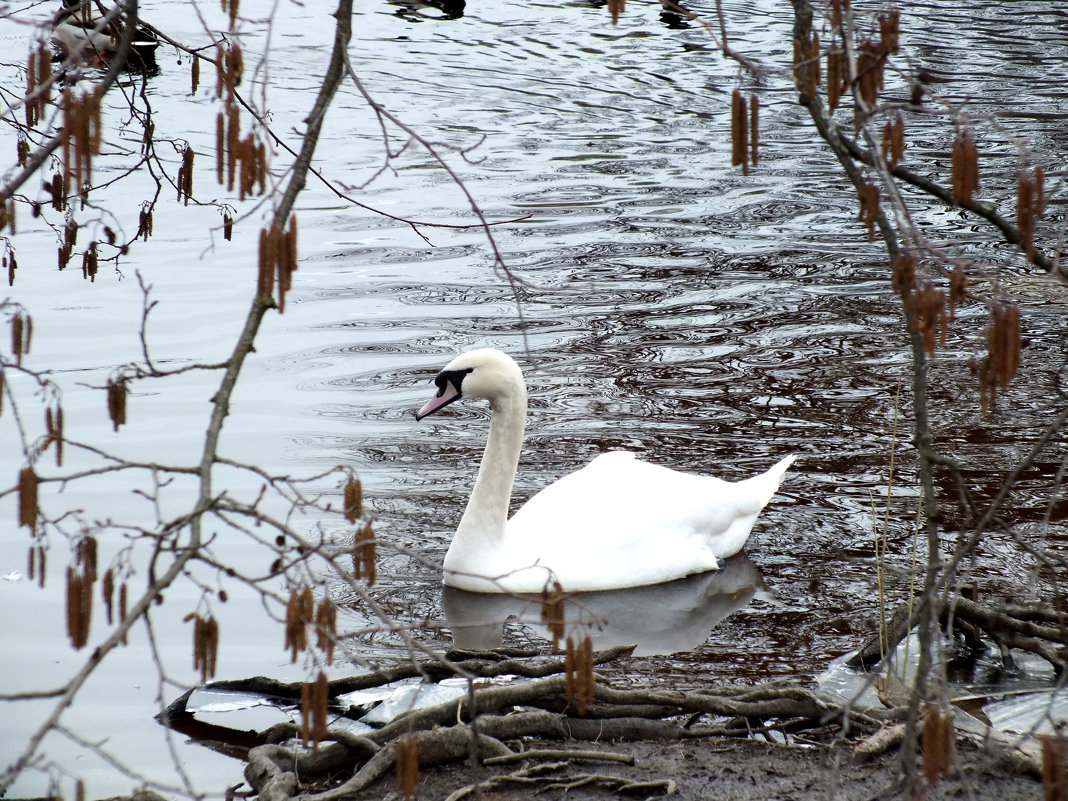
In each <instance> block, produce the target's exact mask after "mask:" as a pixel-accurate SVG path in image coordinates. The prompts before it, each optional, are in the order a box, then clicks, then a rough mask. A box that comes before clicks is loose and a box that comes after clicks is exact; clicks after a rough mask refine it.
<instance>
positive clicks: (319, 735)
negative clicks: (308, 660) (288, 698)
mask: <svg viewBox="0 0 1068 801" xmlns="http://www.w3.org/2000/svg"><path fill="white" fill-rule="evenodd" d="M329 702H330V684H329V682H328V681H327V680H326V674H325V673H323V672H322V671H321V670H320V671H319V675H318V676H316V678H315V681H306V682H303V683H302V684H301V686H300V739H301V742H302V743H303V744H304V745H305V746H306V745H308V743H311V744H312V747H313V748H314V750H315V751H316V752H318V751H319V742H320V741H321V740H322V739H323V738H324V737H326V721H327V716H328V714H329V709H328V704H329Z"/></svg>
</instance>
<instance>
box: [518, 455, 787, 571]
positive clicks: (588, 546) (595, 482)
mask: <svg viewBox="0 0 1068 801" xmlns="http://www.w3.org/2000/svg"><path fill="white" fill-rule="evenodd" d="M780 466H782V467H781V470H780V471H779V472H778V474H777V475H773V474H774V472H775V471H776V470H777V468H779V467H780ZM785 469H786V466H785V465H782V463H780V465H777V466H776V468H772V470H771V471H769V472H768V473H766V474H764V475H763V476H757V477H756V478H755V479H749V480H748V481H746V482H739V483H730V482H726V481H721V480H720V479H717V478H714V477H710V476H698V475H694V474H692V473H682V472H678V471H675V470H671V469H669V468H666V467H661V466H659V465H654V464H650V463H648V462H643V461H640V460H638V459H636V458H635V456H634V454H632V453H627V452H623V451H613V452H610V453H606V454H602V455H601V456H598V457H597V458H596V459H594V460H593V461H592V462H590V464H588V465H587V466H586V467H584V468H582V469H581V470H578V471H576V472H574V473H571V474H570V475H567V476H565V477H564V478H562V479H560V480H559V481H557V482H556V483H554V484H551V485H550V486H548V487H546V488H545V489H543V490H542V491H541V492H539V493H538V494H537V495H535V496H534V497H533V498H531V499H530V500H529V501H528V502H527V503H526V504H525V505H524V506H523V507H522V508H521V509H520V510H519V511H518V512H516V514H515V516H514V517H513V518H512V519H511V520H510V521H509V523H508V530H507V533H506V535H505V547H506V549H507V550H508V552H509V554H510V559H509V561H510V562H512V563H513V564H520V563H525V564H531V563H532V562H533V561H538V562H539V563H540V564H543V565H545V566H547V567H550V568H552V569H553V571H554V572H556V573H557V574H558V575H559V576H560V577H561V580H562V581H563V583H564V585H565V586H569V585H570V586H569V588H572V589H580V588H582V589H586V588H590V587H587V584H588V583H589V580H592V579H594V578H598V577H600V578H601V579H603V580H604V581H605V582H606V583H605V585H604V586H628V585H630V586H634V585H637V584H640V583H654V582H657V581H668V580H670V579H673V578H678V577H680V576H685V575H689V574H691V573H696V572H701V571H704V570H712V569H715V568H716V567H717V566H718V564H717V561H716V560H717V557H720V558H722V557H725V556H729V555H731V554H733V553H736V552H737V551H738V550H740V549H741V547H742V545H743V544H744V543H745V539H746V537H747V536H748V535H749V530H750V529H751V528H752V526H753V523H754V522H755V520H756V517H757V515H758V514H759V513H760V510H761V509H762V508H763V506H764V504H766V503H767V501H768V500H769V499H770V498H771V496H772V494H774V492H775V488H776V487H777V486H778V483H779V479H780V478H781V475H782V471H785ZM609 574H610V575H611V583H607V582H608V581H609V579H608V575H609ZM568 577H570V578H571V579H572V580H571V581H570V583H569V582H568V581H565V580H564V579H566V578H568ZM621 582H626V583H621ZM579 585H581V586H579Z"/></svg>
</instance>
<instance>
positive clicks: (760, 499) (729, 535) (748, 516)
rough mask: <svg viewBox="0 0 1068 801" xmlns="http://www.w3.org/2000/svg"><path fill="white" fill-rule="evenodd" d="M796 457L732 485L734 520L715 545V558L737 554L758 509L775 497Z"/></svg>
mask: <svg viewBox="0 0 1068 801" xmlns="http://www.w3.org/2000/svg"><path fill="white" fill-rule="evenodd" d="M796 458H797V457H796V456H795V455H793V454H791V455H790V456H787V457H786V458H785V459H783V460H781V461H780V462H779V463H778V464H776V465H775V466H774V467H772V468H771V469H770V470H768V471H767V472H766V473H761V474H760V475H759V476H753V477H752V478H747V479H745V480H744V481H739V482H737V483H736V484H734V495H735V501H736V504H737V506H736V509H737V515H738V516H737V517H736V518H735V520H734V522H733V523H732V524H731V526H730V528H729V529H728V530H727V531H726V532H725V533H724V534H723V535H722V536H721V537H720V538H719V541H718V543H717V545H716V557H717V558H719V559H725V558H727V557H728V556H733V555H734V554H736V553H738V551H740V550H741V549H742V547H743V546H744V545H745V541H746V540H747V539H749V532H750V531H752V529H753V525H754V524H755V523H756V521H757V517H759V516H760V512H761V510H762V509H763V508H764V507H765V506H767V504H768V501H770V500H771V499H772V497H774V495H775V492H776V490H778V489H779V484H780V483H781V482H782V477H783V476H784V475H785V474H786V471H787V469H789V467H790V465H792V464H793V463H794V459H796Z"/></svg>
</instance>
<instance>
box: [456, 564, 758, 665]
mask: <svg viewBox="0 0 1068 801" xmlns="http://www.w3.org/2000/svg"><path fill="white" fill-rule="evenodd" d="M763 586H764V584H763V580H762V578H761V576H760V572H759V571H758V570H757V568H756V565H754V564H753V562H752V561H751V560H750V559H749V557H748V556H746V555H745V554H744V553H743V554H738V555H737V556H734V557H731V558H730V559H727V560H725V561H724V562H722V563H721V566H720V569H719V570H716V571H711V572H708V573H701V574H698V575H696V576H689V577H687V578H684V579H679V580H677V581H670V582H667V583H666V584H653V585H650V586H645V587H634V588H631V589H626V590H608V591H604V592H582V593H574V594H572V595H569V596H567V600H566V602H565V611H564V619H565V620H566V621H567V623H568V624H569V625H568V627H567V634H568V635H570V636H574V637H575V638H576V639H579V640H581V639H582V638H583V637H586V636H587V635H588V636H589V638H590V640H591V642H592V643H593V647H594V648H595V649H596V648H608V647H610V646H613V645H624V644H626V645H629V644H632V643H633V644H637V648H636V649H635V651H634V653H635V655H648V654H671V653H677V652H679V651H688V650H691V649H692V648H695V647H696V646H698V645H700V644H701V643H703V642H704V641H705V638H707V637H708V633H709V632H710V631H711V630H712V628H713V626H715V625H716V624H717V623H719V621H721V620H722V619H723V618H725V617H726V616H727V615H729V614H730V613H731V612H734V611H736V610H738V609H741V608H742V607H743V606H745V605H746V604H748V603H749V601H750V600H751V599H752V598H753V596H754V595H755V594H756V592H757V590H759V589H763ZM442 601H443V604H444V607H445V617H446V618H447V619H448V622H449V626H450V627H451V628H452V637H453V642H454V643H455V645H456V647H457V648H462V649H468V650H486V649H492V648H496V647H499V646H500V645H501V642H502V638H503V634H504V622H505V621H506V620H507V619H508V618H510V617H517V618H519V620H520V621H522V622H524V623H529V624H530V625H531V627H532V628H534V629H536V630H538V632H539V633H540V634H542V635H543V636H545V637H546V638H547V639H548V634H547V632H546V629H545V627H544V626H543V625H541V624H540V622H539V620H540V613H541V599H540V597H537V596H529V595H528V596H521V597H513V596H511V595H497V594H489V593H480V592H465V591H464V590H459V589H456V588H455V587H448V586H446V587H445V589H444V595H443V598H442ZM590 624H593V625H590Z"/></svg>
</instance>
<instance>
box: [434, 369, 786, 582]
mask: <svg viewBox="0 0 1068 801" xmlns="http://www.w3.org/2000/svg"><path fill="white" fill-rule="evenodd" d="M434 383H435V384H436V385H437V388H438V391H437V394H436V395H435V396H434V397H433V398H431V399H430V401H428V402H427V404H426V405H425V406H423V408H422V409H420V410H419V411H418V412H417V413H416V415H415V417H416V419H417V420H422V419H423V418H424V417H426V416H427V415H428V414H433V413H434V412H437V411H439V410H441V409H443V408H444V407H445V406H447V405H449V404H450V403H452V402H453V401H455V400H457V399H458V398H461V397H466V398H486V399H487V400H489V402H490V413H491V415H490V431H489V441H488V442H487V443H486V451H485V453H484V454H483V456H482V464H481V466H480V467H479V470H478V478H477V479H476V480H475V487H474V489H473V490H472V491H471V498H470V500H468V502H467V509H466V510H465V511H464V514H463V517H462V518H461V520H460V525H459V526H458V527H457V529H456V535H455V536H454V537H453V540H452V545H450V546H449V551H448V553H447V554H446V555H445V566H444V567H445V583H446V584H448V585H450V586H452V587H458V588H460V589H463V590H470V591H473V592H541V591H542V589H543V588H544V587H545V586H546V582H547V581H548V580H549V578H550V576H553V577H555V578H556V580H557V581H559V582H560V585H561V586H562V587H563V589H564V590H566V591H569V592H585V591H593V590H610V589H621V588H624V587H639V586H642V585H646V584H658V583H660V582H664V581H671V580H673V579H677V578H682V577H683V576H688V575H691V574H694V573H703V572H705V571H707V570H715V569H717V568H718V567H719V562H718V561H717V560H719V559H723V558H726V557H728V556H731V555H732V554H735V553H737V552H738V551H740V550H741V548H742V546H743V545H744V544H745V541H746V539H747V538H748V536H749V531H750V530H751V529H752V528H753V524H754V523H755V522H756V519H757V515H759V514H760V510H761V509H763V508H764V505H765V504H767V502H768V501H769V500H771V497H772V495H774V494H775V491H776V490H777V489H778V487H779V482H780V481H781V480H782V477H783V474H784V473H785V472H786V469H787V468H788V467H789V466H790V464H791V463H792V462H793V460H794V457H793V456H787V457H786V458H785V459H783V460H782V461H780V462H779V463H778V464H777V465H775V466H774V467H772V468H771V469H770V470H769V471H768V472H766V473H764V474H763V475H759V476H756V477H755V478H750V479H747V480H745V481H739V482H737V483H731V482H726V481H721V480H720V479H718V478H713V477H711V476H698V475H694V474H692V473H680V472H678V471H675V470H670V469H668V468H666V467H660V466H657V465H653V464H649V463H648V462H642V461H639V460H638V459H636V458H635V456H634V454H633V453H627V452H624V451H611V452H609V453H604V454H601V455H600V456H598V457H597V458H595V459H594V460H593V461H592V462H590V463H589V464H588V465H586V467H584V468H582V469H581V470H578V471H577V472H574V473H572V474H570V475H568V476H564V477H563V478H562V479H560V480H559V481H557V482H556V483H554V484H551V485H549V486H548V487H546V488H545V489H543V490H542V491H541V492H539V493H538V494H537V495H535V496H534V497H533V498H531V499H530V500H529V501H527V503H526V504H525V505H524V506H523V507H522V508H521V509H520V510H519V511H518V512H516V513H515V515H514V516H513V517H512V519H511V520H509V519H508V502H509V500H510V498H511V494H512V483H513V481H514V480H515V472H516V467H517V466H518V464H519V451H520V448H521V447H522V444H523V428H524V426H525V425H526V418H527V389H526V384H525V383H524V381H523V373H522V371H521V370H520V369H519V365H517V364H516V363H515V361H513V360H512V358H511V357H509V356H507V355H505V354H504V353H501V352H500V351H497V350H493V349H491V348H485V349H481V350H472V351H468V352H467V353H463V354H461V355H460V356H457V357H456V358H455V359H453V360H452V361H451V362H449V364H447V365H446V366H445V369H444V370H442V371H441V372H440V373H438V375H437V377H436V378H435V379H434Z"/></svg>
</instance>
